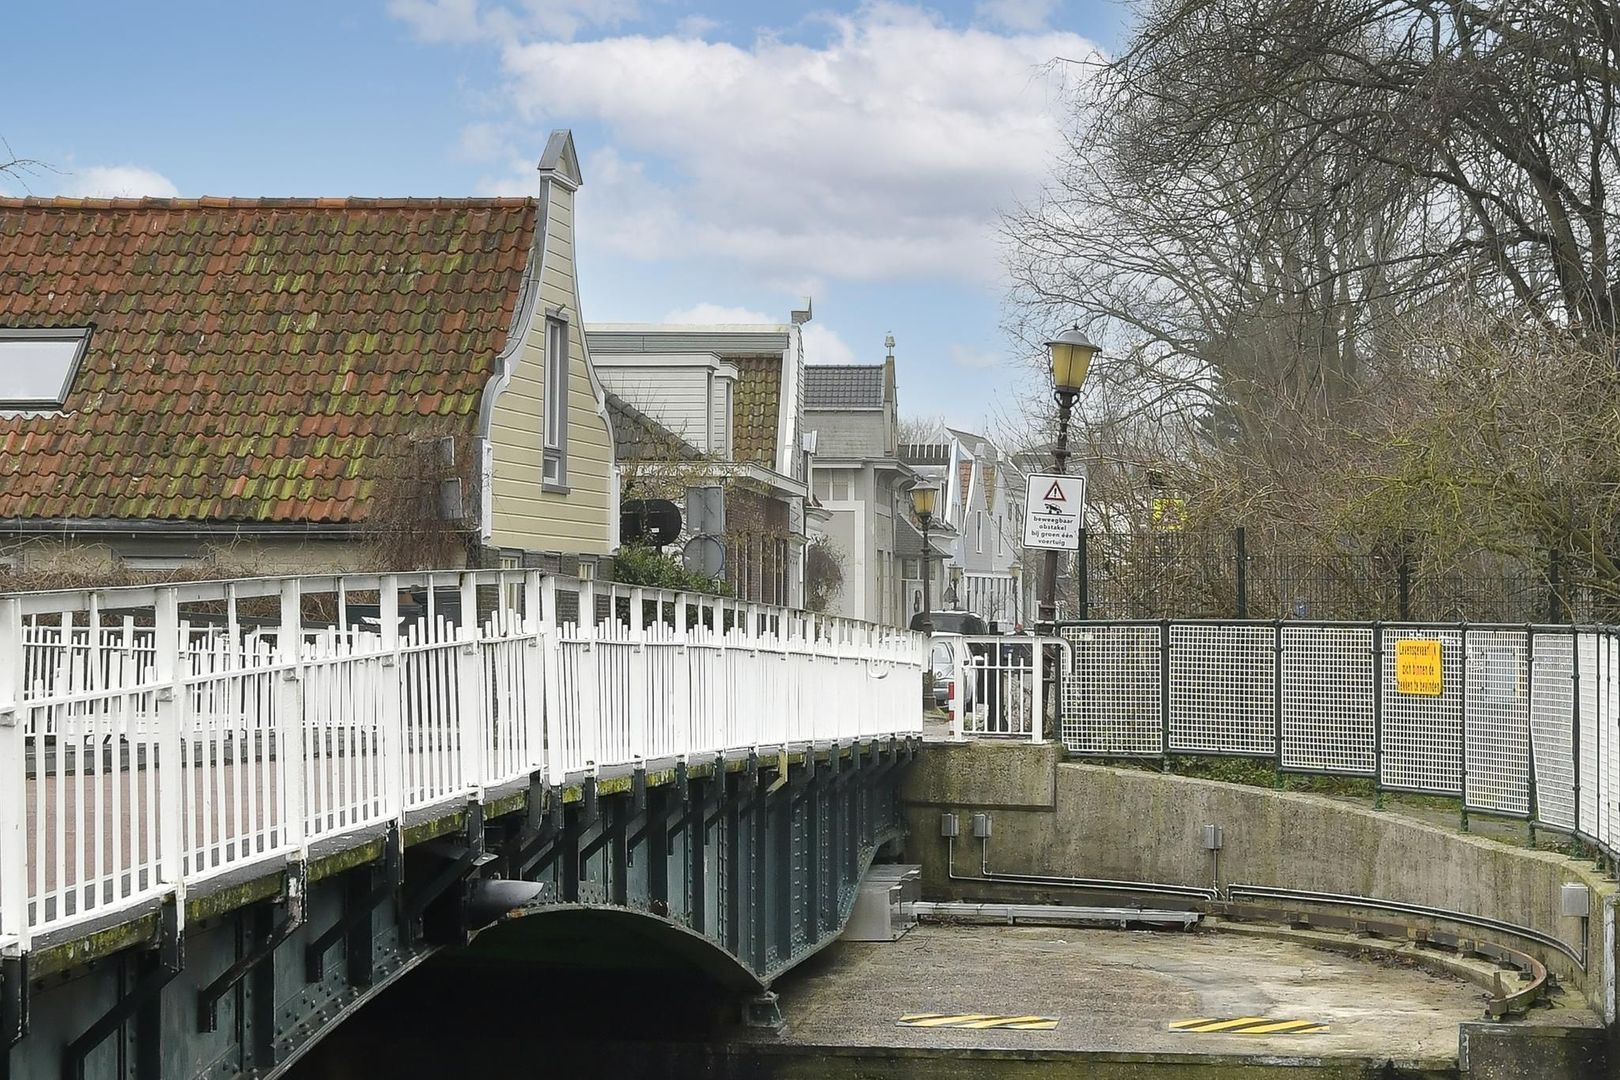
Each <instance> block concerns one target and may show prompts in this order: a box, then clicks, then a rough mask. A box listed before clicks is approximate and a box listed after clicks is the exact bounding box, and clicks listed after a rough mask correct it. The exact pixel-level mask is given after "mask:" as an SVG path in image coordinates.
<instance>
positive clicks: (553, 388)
mask: <svg viewBox="0 0 1620 1080" xmlns="http://www.w3.org/2000/svg"><path fill="white" fill-rule="evenodd" d="M542 394H543V397H544V400H545V414H546V415H545V435H546V465H545V481H546V484H547V485H549V486H552V487H562V486H564V485H566V484H567V483H568V324H567V323H565V322H563V321H561V320H560V319H547V320H546V373H545V386H544V388H543V390H542Z"/></svg>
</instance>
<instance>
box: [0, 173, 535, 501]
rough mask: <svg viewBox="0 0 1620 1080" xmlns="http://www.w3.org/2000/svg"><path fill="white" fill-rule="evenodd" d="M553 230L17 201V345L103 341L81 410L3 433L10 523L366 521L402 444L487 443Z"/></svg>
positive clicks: (313, 203) (496, 215)
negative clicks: (529, 285) (528, 273)
mask: <svg viewBox="0 0 1620 1080" xmlns="http://www.w3.org/2000/svg"><path fill="white" fill-rule="evenodd" d="M535 222H536V203H535V201H534V200H532V199H320V200H315V199H213V198H210V199H192V200H185V199H142V200H130V199H115V200H108V199H5V198H0V327H50V326H85V325H91V326H93V327H94V330H93V332H92V334H91V337H90V347H89V349H88V351H87V352H86V355H85V358H84V361H83V363H82V364H81V366H80V368H79V371H78V373H77V375H76V377H75V379H74V383H73V385H72V386H71V387H70V388H69V393H68V398H67V401H66V403H65V404H64V406H63V409H62V411H61V413H60V414H49V415H18V416H0V451H3V452H0V518H5V517H17V518H35V519H39V518H104V519H105V518H111V519H119V518H125V519H127V518H142V517H148V518H149V517H161V518H170V519H192V520H210V521H242V522H284V521H309V522H324V523H358V522H362V521H364V520H365V517H366V512H367V505H366V502H365V493H366V492H367V491H369V490H371V486H372V480H373V478H374V476H375V474H376V471H377V470H378V468H379V467H380V466H381V465H382V462H383V460H384V458H385V457H387V456H388V455H389V454H390V453H391V452H392V451H394V450H395V449H396V448H397V447H398V446H399V444H400V443H401V442H403V441H404V440H407V439H409V438H410V437H411V436H412V435H413V434H416V433H421V432H424V431H426V429H425V428H424V426H423V425H424V424H425V423H427V422H428V421H430V420H431V422H432V431H433V432H435V433H438V432H442V431H444V430H445V426H446V423H447V420H446V418H453V419H452V420H450V421H448V422H449V423H450V424H451V426H455V427H457V430H460V429H466V430H468V431H470V430H471V427H472V425H473V423H474V418H475V417H476V416H477V411H478V399H479V395H480V394H481V393H482V392H483V389H484V385H485V384H486V383H487V382H488V380H489V378H490V376H491V375H492V374H493V373H494V365H495V358H496V356H497V355H498V354H499V352H500V350H501V349H502V348H503V347H504V346H505V343H506V336H507V330H508V328H509V327H510V325H511V322H512V318H513V314H514V312H515V309H516V305H517V302H518V297H519V293H520V292H521V288H522V279H523V271H524V268H525V266H526V265H527V262H528V257H529V252H530V248H531V247H532V245H533V241H534V230H535ZM402 396H403V397H407V398H409V400H408V401H405V402H401V401H399V400H398V399H399V398H400V397H402ZM244 477H245V481H244V480H243V478H244ZM294 477H296V478H298V479H296V480H295V479H292V478H294Z"/></svg>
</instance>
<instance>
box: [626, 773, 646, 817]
mask: <svg viewBox="0 0 1620 1080" xmlns="http://www.w3.org/2000/svg"><path fill="white" fill-rule="evenodd" d="M646 809H647V770H646V768H645V767H644V766H637V767H636V771H635V772H634V773H631V774H630V814H631V816H635V815H638V814H641V813H642V812H644V811H645V810H646Z"/></svg>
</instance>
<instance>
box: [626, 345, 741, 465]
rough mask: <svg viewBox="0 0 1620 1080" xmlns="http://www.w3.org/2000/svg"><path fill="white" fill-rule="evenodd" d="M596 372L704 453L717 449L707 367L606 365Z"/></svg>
mask: <svg viewBox="0 0 1620 1080" xmlns="http://www.w3.org/2000/svg"><path fill="white" fill-rule="evenodd" d="M596 373H597V376H598V377H599V378H600V379H601V380H602V383H603V385H605V386H606V387H607V388H608V389H609V390H611V391H613V392H614V393H615V394H618V395H619V396H620V397H622V398H624V400H626V401H628V402H629V403H630V404H632V405H634V406H635V407H636V408H638V409H640V410H641V411H642V412H644V413H646V414H647V415H648V416H650V417H652V418H653V419H654V420H656V421H658V422H659V423H660V424H662V425H664V427H666V428H668V429H669V430H670V431H671V432H673V433H674V434H676V435H679V436H680V437H681V438H683V439H685V440H686V441H687V442H689V443H691V444H692V445H693V446H695V447H697V448H698V449H699V450H701V451H703V452H704V453H710V452H712V451H713V448H714V443H713V442H711V441H710V440H711V439H712V438H713V434H712V431H711V430H710V424H709V415H710V409H709V372H708V371H707V370H706V369H704V368H698V367H672V366H668V365H664V364H647V365H646V366H644V367H643V366H619V365H617V364H613V365H608V364H603V365H602V366H600V367H598V368H597V369H596ZM721 431H722V432H723V431H724V428H722V429H721Z"/></svg>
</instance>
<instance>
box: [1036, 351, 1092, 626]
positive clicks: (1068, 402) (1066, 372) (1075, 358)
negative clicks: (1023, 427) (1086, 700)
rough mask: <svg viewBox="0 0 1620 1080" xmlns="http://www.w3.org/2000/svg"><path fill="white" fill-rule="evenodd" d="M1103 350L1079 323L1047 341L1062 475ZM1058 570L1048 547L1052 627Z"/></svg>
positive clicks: (1046, 605)
mask: <svg viewBox="0 0 1620 1080" xmlns="http://www.w3.org/2000/svg"><path fill="white" fill-rule="evenodd" d="M1100 351H1101V350H1100V349H1099V348H1098V347H1097V346H1096V345H1095V344H1093V343H1092V340H1091V339H1090V338H1088V337H1086V335H1085V334H1083V333H1082V332H1081V331H1080V328H1079V327H1078V326H1076V327H1074V328H1072V329H1069V330H1065V331H1063V333H1061V334H1059V335H1058V336H1057V337H1055V338H1053V339H1052V340H1051V341H1048V342H1047V343H1046V352H1047V355H1048V356H1049V358H1050V359H1051V362H1052V396H1053V397H1054V398H1055V399H1056V400H1057V407H1058V429H1057V444H1056V445H1055V446H1053V448H1052V464H1053V467H1054V469H1055V471H1056V472H1057V473H1058V474H1059V475H1062V474H1063V472H1064V471H1065V469H1066V468H1067V466H1068V464H1069V412H1070V411H1071V410H1072V409H1073V408H1074V399H1075V398H1077V397H1079V396H1080V386H1081V384H1082V383H1084V382H1085V381H1086V372H1088V371H1090V370H1091V361H1092V360H1093V359H1094V358H1095V357H1096V355H1097V353H1098V352H1100ZM1081 512H1082V513H1083V512H1084V508H1082V511H1081ZM1057 573H1058V553H1057V552H1056V551H1052V550H1048V551H1047V553H1046V572H1045V573H1044V574H1043V575H1042V578H1043V580H1042V581H1041V610H1040V621H1041V622H1043V623H1046V624H1047V625H1049V626H1050V625H1051V624H1053V623H1055V622H1057Z"/></svg>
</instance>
